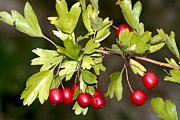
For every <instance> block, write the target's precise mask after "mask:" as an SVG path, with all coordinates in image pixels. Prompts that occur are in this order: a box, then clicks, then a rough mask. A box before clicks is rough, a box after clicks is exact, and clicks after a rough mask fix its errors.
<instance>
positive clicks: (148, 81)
mask: <svg viewBox="0 0 180 120" xmlns="http://www.w3.org/2000/svg"><path fill="white" fill-rule="evenodd" d="M115 28H116V27H115ZM126 30H128V31H129V32H131V31H132V30H131V28H130V27H129V26H128V25H126V24H120V25H119V26H118V27H117V28H116V35H117V36H119V35H120V33H121V32H125V31H126ZM142 83H143V85H144V87H145V88H146V89H148V90H151V89H152V88H154V87H155V86H156V85H157V84H158V78H157V76H156V75H155V74H154V73H153V72H147V73H146V74H144V76H143V77H142ZM130 100H131V101H132V103H133V104H135V105H137V106H141V105H143V104H144V103H145V102H146V100H147V96H146V94H145V93H144V92H143V91H142V90H139V89H137V90H134V91H132V93H131V95H130Z"/></svg>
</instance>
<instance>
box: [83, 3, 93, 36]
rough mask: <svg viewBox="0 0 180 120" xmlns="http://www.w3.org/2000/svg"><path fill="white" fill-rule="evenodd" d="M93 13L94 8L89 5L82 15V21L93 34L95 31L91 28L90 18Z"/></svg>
mask: <svg viewBox="0 0 180 120" xmlns="http://www.w3.org/2000/svg"><path fill="white" fill-rule="evenodd" d="M92 11H93V7H92V5H91V4H89V5H88V6H87V9H86V10H84V11H83V13H82V19H83V23H84V26H85V27H86V29H87V30H88V32H90V33H91V32H93V29H92V28H91V22H90V16H91V14H92Z"/></svg>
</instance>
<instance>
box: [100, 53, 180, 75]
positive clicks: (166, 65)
mask: <svg viewBox="0 0 180 120" xmlns="http://www.w3.org/2000/svg"><path fill="white" fill-rule="evenodd" d="M97 52H98V53H100V54H105V55H118V56H121V55H120V54H118V53H116V52H112V51H107V50H97ZM121 57H122V56H121ZM130 58H132V59H135V60H141V61H145V62H149V63H152V64H155V65H159V66H163V67H167V68H171V69H175V70H179V71H180V67H177V66H174V65H171V64H168V63H164V62H160V61H157V60H153V59H150V58H147V57H141V56H131V57H130Z"/></svg>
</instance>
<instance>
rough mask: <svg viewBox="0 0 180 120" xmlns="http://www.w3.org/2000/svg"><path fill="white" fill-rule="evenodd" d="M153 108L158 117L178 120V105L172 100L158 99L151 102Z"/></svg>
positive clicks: (166, 119)
mask: <svg viewBox="0 0 180 120" xmlns="http://www.w3.org/2000/svg"><path fill="white" fill-rule="evenodd" d="M151 106H152V109H153V110H154V112H155V113H156V114H157V116H158V117H159V118H161V119H164V120H178V115H177V111H176V105H175V104H174V103H172V102H171V101H170V100H166V101H164V100H163V99H162V98H160V97H157V98H153V99H152V100H151Z"/></svg>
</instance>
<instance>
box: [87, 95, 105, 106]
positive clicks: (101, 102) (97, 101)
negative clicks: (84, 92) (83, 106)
mask: <svg viewBox="0 0 180 120" xmlns="http://www.w3.org/2000/svg"><path fill="white" fill-rule="evenodd" d="M105 104H106V101H105V99H104V98H103V97H102V96H100V95H98V96H94V97H92V99H91V105H92V106H93V107H94V108H95V109H100V108H103V107H104V106H105Z"/></svg>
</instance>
